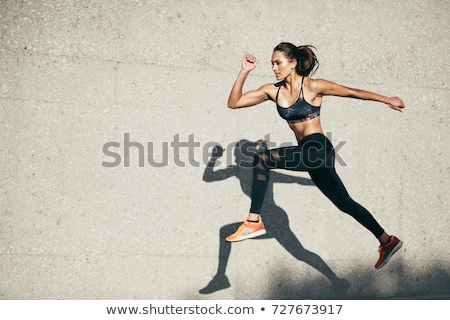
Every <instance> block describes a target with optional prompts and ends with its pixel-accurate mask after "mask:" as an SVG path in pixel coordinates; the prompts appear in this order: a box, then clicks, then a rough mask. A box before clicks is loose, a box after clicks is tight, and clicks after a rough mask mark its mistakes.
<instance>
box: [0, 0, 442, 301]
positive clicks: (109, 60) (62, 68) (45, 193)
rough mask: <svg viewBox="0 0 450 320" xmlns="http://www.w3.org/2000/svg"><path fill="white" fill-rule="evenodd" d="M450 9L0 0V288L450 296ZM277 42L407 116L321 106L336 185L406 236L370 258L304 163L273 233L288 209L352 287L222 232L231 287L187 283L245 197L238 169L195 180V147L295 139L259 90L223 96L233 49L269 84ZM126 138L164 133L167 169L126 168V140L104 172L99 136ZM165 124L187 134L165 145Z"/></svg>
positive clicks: (428, 5) (206, 262) (273, 204)
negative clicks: (390, 98) (311, 181)
mask: <svg viewBox="0 0 450 320" xmlns="http://www.w3.org/2000/svg"><path fill="white" fill-rule="evenodd" d="M449 12H450V6H449V1H443V0H441V1H387V0H386V1H381V0H377V1H291V2H286V1H266V0H263V1H261V0H258V1H256V0H254V1H229V2H223V1H119V0H114V1H107V0H96V1H63V0H61V1H57V0H51V1H13V0H2V1H1V17H0V21H1V23H0V26H1V49H0V50H1V51H0V53H1V57H0V74H1V89H0V90H1V91H0V110H1V111H0V112H1V116H0V119H1V120H0V121H1V131H0V134H1V142H0V147H1V150H0V159H1V176H0V178H1V184H0V188H1V190H0V191H1V192H0V197H1V208H0V209H1V215H0V298H2V299H310V298H312V299H322V298H330V297H331V298H336V297H349V298H376V297H380V298H383V297H405V296H411V295H416V296H417V295H428V294H448V293H450V291H449V290H450V289H449V288H450V267H449V265H450V264H449V256H450V255H449V253H450V250H449V249H448V243H449V231H450V225H449V219H448V216H449V196H448V187H449V151H448V146H449V140H450V139H449V134H450V132H449V127H448V118H449V111H448V110H449V109H448V103H449V102H450V95H449V83H448V74H449V56H450V54H449V52H448V49H449V44H450V43H449V41H450V40H449V39H450V31H449V22H450V21H449V20H450V19H449V18H450V14H449ZM280 41H289V42H293V43H296V44H313V45H315V46H316V47H317V49H318V51H317V54H318V58H319V61H320V63H321V66H320V68H319V70H318V73H317V74H316V76H317V77H322V78H326V79H329V80H332V81H335V82H338V83H342V84H345V85H348V86H356V87H359V88H362V89H367V90H371V91H376V92H379V93H382V94H386V95H398V96H400V97H401V98H403V100H404V101H405V103H406V106H407V109H406V110H405V113H404V114H400V113H397V112H393V111H391V110H390V109H388V108H387V107H385V106H383V105H380V104H376V103H373V102H362V101H355V100H350V99H339V98H326V100H325V101H324V105H323V110H322V122H323V125H324V129H325V131H327V132H330V133H332V136H333V142H334V143H335V144H338V143H339V142H340V141H342V142H344V141H345V142H346V143H345V145H344V146H343V147H342V149H340V151H339V154H340V156H341V157H342V159H343V160H344V161H345V163H346V166H338V167H337V170H338V173H339V174H340V176H341V178H342V179H343V180H344V182H345V184H346V186H347V188H348V190H349V192H350V194H351V195H352V196H353V198H355V200H357V201H358V202H360V203H361V204H363V205H364V206H365V207H367V208H368V209H369V210H370V211H371V212H372V213H373V214H374V215H375V217H376V218H377V219H378V220H379V221H380V223H381V224H382V225H383V226H384V227H385V228H386V229H387V231H388V232H392V233H395V234H397V235H398V236H399V237H401V238H402V239H403V240H404V242H405V244H404V248H403V249H402V250H401V252H400V253H399V254H398V255H396V256H395V257H394V259H393V260H392V262H390V263H389V264H388V265H387V266H386V267H384V268H383V269H381V270H375V269H374V268H373V265H374V263H375V261H376V259H377V241H376V240H375V239H373V237H372V235H371V234H370V233H369V232H367V231H366V230H364V229H363V228H362V227H360V226H359V225H358V224H357V223H355V222H354V221H352V220H351V219H350V218H349V217H348V216H346V215H345V214H343V213H340V212H338V210H337V209H336V208H334V207H333V206H332V204H331V203H329V202H328V200H326V199H325V198H324V196H323V195H322V194H320V192H319V191H318V190H317V189H316V188H315V187H313V186H310V185H308V184H307V182H308V181H307V180H306V181H305V180H304V179H299V178H306V177H307V176H306V175H304V174H301V173H298V174H293V173H290V172H279V173H280V176H279V179H278V180H275V181H274V183H273V190H271V192H270V193H269V196H268V200H271V199H273V201H268V202H267V204H266V207H265V208H266V214H267V212H268V211H271V212H272V214H273V215H274V214H275V213H276V214H277V215H278V216H276V217H275V218H274V220H275V221H281V222H282V223H280V225H279V227H280V228H287V223H286V221H287V220H286V219H289V226H290V229H291V230H292V231H293V232H294V234H295V235H296V236H297V238H298V240H299V241H300V242H301V245H302V246H303V247H304V248H305V249H307V250H309V251H310V252H313V253H315V254H316V255H318V256H320V258H321V259H323V261H325V263H326V264H327V265H328V266H329V267H330V268H331V270H332V272H334V273H335V274H336V275H337V276H338V277H341V278H345V279H347V280H348V281H349V282H350V283H351V285H352V286H351V288H350V290H349V291H348V295H347V296H344V295H343V292H342V291H339V290H337V292H333V291H332V285H331V283H330V281H328V280H327V278H326V276H325V274H323V273H324V272H320V271H319V270H318V269H317V268H314V267H312V266H311V265H310V264H308V263H305V262H299V261H298V260H296V259H295V258H294V257H293V256H292V255H290V254H289V253H288V251H287V250H286V249H285V248H283V247H282V246H281V245H280V244H279V243H278V242H277V241H276V240H274V239H261V240H252V241H246V242H242V243H238V244H233V245H232V248H231V253H230V255H229V261H228V266H227V269H226V273H227V276H228V278H229V279H230V283H231V287H230V288H228V289H225V290H220V291H217V292H215V293H213V294H210V295H201V294H200V293H199V290H200V289H202V288H203V287H205V286H206V285H207V284H208V282H209V281H210V280H211V279H212V277H213V276H214V275H215V273H216V270H217V263H218V258H219V243H220V238H219V232H220V230H221V228H222V227H224V226H227V225H229V224H233V223H236V222H238V221H239V219H240V217H241V215H243V214H244V213H245V211H246V210H247V208H248V206H249V203H250V200H249V198H248V197H247V195H246V194H245V192H246V191H248V185H249V183H250V181H249V180H248V179H250V173H249V172H248V171H242V172H238V171H236V172H234V174H235V175H234V176H232V177H230V178H229V179H219V178H220V177H218V176H217V175H211V176H210V182H206V181H204V179H203V175H204V172H205V169H206V164H205V161H203V156H204V150H203V149H205V148H206V147H208V146H210V145H211V144H212V142H217V143H219V144H221V145H222V146H224V147H227V150H228V151H230V150H232V147H233V144H234V143H236V142H237V141H239V140H241V139H248V140H250V141H256V140H259V139H264V137H265V136H266V135H267V134H270V138H271V141H273V142H275V143H277V145H279V144H281V143H283V142H293V141H294V138H293V136H292V134H291V132H290V130H289V129H288V127H287V126H286V125H285V123H283V121H282V120H281V119H280V118H278V116H277V114H276V111H275V109H274V108H273V105H272V104H270V103H266V104H263V105H262V106H259V107H257V108H249V109H246V110H237V111H232V110H228V109H227V108H226V99H227V97H228V93H229V90H230V88H231V85H232V83H233V81H234V79H235V76H236V75H237V72H238V71H239V66H240V60H241V57H242V55H243V54H245V53H247V52H250V53H253V54H255V55H257V56H258V57H259V59H260V60H261V63H260V65H259V66H258V68H257V69H256V70H255V71H254V72H253V73H252V75H251V76H250V78H249V79H248V82H247V87H248V88H255V87H258V86H260V85H262V84H264V83H267V82H274V81H275V79H274V77H273V76H272V73H271V68H270V56H271V51H272V48H273V47H274V46H275V45H276V44H278V43H279V42H280ZM124 133H129V135H130V139H131V141H134V142H140V143H142V144H143V146H144V147H145V152H147V151H148V150H149V149H150V148H149V147H148V145H147V142H152V143H153V149H152V150H153V151H154V154H153V155H152V156H153V159H154V160H155V161H162V160H164V152H163V147H164V144H165V143H168V152H167V153H166V155H167V156H168V165H166V166H163V167H155V166H150V165H149V164H148V163H145V165H144V166H143V167H139V163H138V150H137V148H132V149H131V155H130V158H131V162H130V166H129V167H124V165H123V162H122V163H121V165H119V166H117V167H114V168H107V167H104V166H102V162H103V161H108V162H111V161H112V159H111V157H106V156H105V155H104V153H103V150H102V147H103V145H104V144H105V143H108V142H110V141H116V142H119V143H121V148H120V149H119V152H120V153H121V156H122V160H123V156H124V154H123V152H124V151H123V149H122V147H123V145H124ZM177 135H179V139H180V141H183V142H186V141H188V139H189V136H190V135H192V137H194V139H195V141H196V142H198V143H199V147H196V148H195V149H194V148H193V149H192V150H193V151H194V152H192V154H191V155H190V154H189V150H188V148H180V149H179V151H180V152H179V155H177V154H175V152H174V148H172V147H171V142H173V141H174V140H175V138H176V136H177ZM228 155H229V156H228V161H224V162H225V163H224V164H223V165H221V166H219V167H218V168H217V170H220V169H225V167H226V165H227V164H228V165H230V164H231V162H232V160H233V154H232V153H231V152H229V153H228ZM146 159H147V156H145V160H146ZM178 160H179V161H178ZM180 161H183V162H184V163H185V164H186V166H185V167H180V166H179V165H177V164H176V163H177V162H180ZM195 162H198V163H199V164H198V165H196V163H195ZM283 175H284V176H283ZM286 175H288V176H290V178H288V177H286ZM213 182H214V183H213ZM305 182H306V184H305ZM278 217H279V218H278ZM283 219H284V220H283ZM226 228H227V227H224V229H226ZM286 230H287V229H286ZM292 250H293V251H294V252H295V253H297V254H304V253H305V251H304V250H299V249H298V248H297V249H296V248H294V247H292ZM221 258H222V259H225V258H226V256H222V257H221ZM222 261H223V260H222Z"/></svg>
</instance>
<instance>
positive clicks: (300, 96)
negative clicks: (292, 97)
mask: <svg viewBox="0 0 450 320" xmlns="http://www.w3.org/2000/svg"><path fill="white" fill-rule="evenodd" d="M303 80H305V76H303V77H302V84H301V86H300V93H299V95H298V97H299V99H300V98H301V99H303Z"/></svg>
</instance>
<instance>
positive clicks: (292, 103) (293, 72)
mask: <svg viewBox="0 0 450 320" xmlns="http://www.w3.org/2000/svg"><path fill="white" fill-rule="evenodd" d="M312 48H314V47H312V46H300V47H297V46H295V45H293V44H291V43H287V42H282V43H280V44H279V45H277V46H276V47H275V48H274V50H273V54H272V70H273V72H274V73H275V76H276V79H277V80H279V82H278V83H276V84H266V85H264V86H262V87H260V88H259V89H257V90H251V91H248V92H246V93H242V88H243V85H244V82H245V80H246V78H247V76H248V74H249V73H250V72H251V71H252V70H253V69H255V67H256V65H257V64H258V60H257V59H256V57H254V56H252V55H246V56H245V57H244V58H243V60H242V67H241V71H240V73H239V75H238V77H237V79H236V81H235V83H234V85H233V88H232V89H231V93H230V96H229V98H228V107H229V108H231V109H238V108H244V107H250V106H254V105H257V104H260V103H262V102H264V101H266V100H272V101H274V102H275V103H276V106H277V110H278V113H279V114H280V116H281V117H282V118H283V119H285V120H286V121H287V122H288V124H289V127H290V128H291V129H292V131H293V132H294V134H295V137H296V139H297V141H298V146H292V147H284V148H276V149H272V150H267V151H266V152H264V153H261V154H258V155H256V156H255V157H254V163H253V165H254V167H253V185H252V202H251V207H250V212H249V214H248V217H247V219H246V220H245V221H244V223H243V224H242V225H241V226H240V227H239V228H238V229H237V231H236V232H235V233H234V234H232V235H230V236H228V237H227V238H226V239H227V241H230V242H233V241H241V240H245V239H249V238H254V237H258V236H261V235H264V234H266V230H265V227H264V224H263V222H262V220H261V216H260V212H261V207H262V203H263V200H264V195H265V192H266V189H267V185H268V179H269V171H270V169H288V170H296V171H307V172H308V173H309V175H310V176H311V179H312V180H313V181H314V183H315V184H316V186H317V187H318V188H319V189H320V190H321V191H322V192H323V194H324V195H325V196H326V197H328V198H329V199H330V200H331V201H332V202H333V203H334V204H335V205H336V206H337V207H338V208H339V209H340V210H341V211H343V212H345V213H347V214H349V215H351V216H352V217H353V218H355V219H356V220H357V221H358V222H359V223H360V224H362V225H363V226H364V227H365V228H367V229H368V230H369V231H370V232H372V234H373V235H374V236H375V237H376V238H377V239H378V241H379V242H380V245H379V250H378V251H379V254H380V257H379V259H378V261H377V262H376V264H375V268H377V269H379V268H381V267H382V266H384V265H385V264H386V263H387V262H388V261H389V259H390V258H391V256H392V255H393V254H394V253H395V252H396V251H398V250H399V249H400V247H401V246H402V241H400V240H399V239H398V238H397V237H395V236H393V235H389V234H387V233H386V232H385V230H384V229H383V228H382V227H381V226H380V225H379V224H378V222H377V221H376V220H375V218H374V217H373V216H372V215H371V214H370V213H369V212H368V211H367V210H366V209H365V208H364V207H362V206H361V205H360V204H358V203H357V202H355V201H354V200H353V199H351V198H350V196H349V194H348V193H347V190H346V189H345V187H344V185H343V184H342V181H341V179H340V178H339V177H338V175H337V174H336V171H335V168H334V158H335V153H334V149H333V146H332V144H331V142H330V141H329V140H328V139H327V138H326V137H325V136H324V135H323V130H322V126H321V123H320V108H321V104H322V97H323V96H326V95H331V96H339V97H350V98H356V99H362V100H372V101H378V102H383V103H385V104H387V105H388V106H389V107H390V108H392V109H393V110H397V111H400V112H402V110H403V108H404V107H405V106H404V103H403V101H402V100H401V99H399V98H398V97H385V96H382V95H380V94H376V93H373V92H369V91H364V90H359V89H353V88H348V87H345V86H342V85H339V84H336V83H333V82H330V81H326V80H323V79H312V78H310V76H311V75H312V74H313V73H314V72H315V70H316V69H317V67H318V61H317V58H316V55H315V54H314V52H313V51H312Z"/></svg>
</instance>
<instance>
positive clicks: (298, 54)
mask: <svg viewBox="0 0 450 320" xmlns="http://www.w3.org/2000/svg"><path fill="white" fill-rule="evenodd" d="M312 49H316V48H315V47H314V46H311V45H303V46H299V47H296V46H294V45H293V44H292V43H288V42H282V43H280V44H279V45H277V46H276V47H275V48H274V49H273V51H281V52H283V53H284V55H285V56H286V58H288V59H289V60H290V61H293V60H296V61H297V66H296V67H295V71H296V72H297V73H298V74H299V75H301V76H310V75H312V74H314V73H315V72H316V70H317V68H318V67H319V61H318V60H317V57H316V54H315V53H314V51H313V50H312Z"/></svg>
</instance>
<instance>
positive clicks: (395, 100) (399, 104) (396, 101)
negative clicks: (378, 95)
mask: <svg viewBox="0 0 450 320" xmlns="http://www.w3.org/2000/svg"><path fill="white" fill-rule="evenodd" d="M386 104H387V105H388V106H389V107H390V108H391V109H394V110H397V111H400V112H403V109H404V108H405V104H404V103H403V101H402V99H400V98H399V97H390V98H389V100H388V102H387V103H386Z"/></svg>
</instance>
